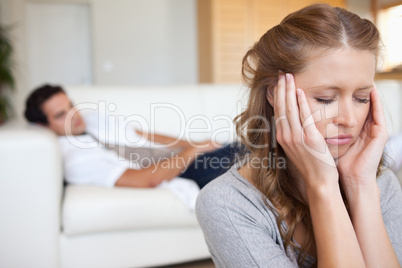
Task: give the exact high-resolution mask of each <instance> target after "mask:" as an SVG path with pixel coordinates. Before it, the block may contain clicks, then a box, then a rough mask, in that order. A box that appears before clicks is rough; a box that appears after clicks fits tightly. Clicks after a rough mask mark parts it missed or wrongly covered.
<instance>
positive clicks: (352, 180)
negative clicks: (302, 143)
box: [338, 88, 388, 193]
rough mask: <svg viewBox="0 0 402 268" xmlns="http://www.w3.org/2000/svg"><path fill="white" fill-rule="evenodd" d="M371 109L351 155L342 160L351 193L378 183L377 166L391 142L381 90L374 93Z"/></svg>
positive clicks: (344, 183)
mask: <svg viewBox="0 0 402 268" xmlns="http://www.w3.org/2000/svg"><path fill="white" fill-rule="evenodd" d="M370 100H371V107H370V112H369V115H368V116H367V119H366V122H365V123H364V126H363V128H362V131H361V133H360V135H359V137H358V138H357V140H356V141H355V143H353V145H352V146H351V147H350V148H349V149H348V150H347V152H346V153H345V154H344V155H343V156H341V157H340V158H339V159H338V170H339V173H340V176H341V178H340V179H341V183H342V186H343V188H344V190H345V192H346V193H347V192H348V191H351V190H355V189H356V188H357V187H360V186H364V185H367V184H373V183H375V179H376V172H377V167H378V164H379V162H380V159H381V156H382V153H383V151H384V146H385V143H386V142H387V140H388V133H387V127H386V124H385V117H384V112H383V108H382V104H381V99H380V96H379V95H378V92H377V89H375V88H374V89H373V90H372V91H371V93H370Z"/></svg>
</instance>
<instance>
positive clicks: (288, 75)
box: [286, 73, 290, 82]
mask: <svg viewBox="0 0 402 268" xmlns="http://www.w3.org/2000/svg"><path fill="white" fill-rule="evenodd" d="M286 81H287V82H290V74H288V73H287V74H286Z"/></svg>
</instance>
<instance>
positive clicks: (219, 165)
mask: <svg viewBox="0 0 402 268" xmlns="http://www.w3.org/2000/svg"><path fill="white" fill-rule="evenodd" d="M246 150H247V149H246V148H245V147H244V146H243V145H242V144H241V143H239V142H236V143H231V144H229V145H226V146H225V147H223V148H220V149H217V150H215V151H213V152H210V153H205V154H203V155H202V156H200V157H198V158H197V159H196V160H195V161H194V162H193V163H191V164H190V166H189V167H188V168H187V169H186V171H184V172H183V173H182V174H180V177H182V178H188V179H192V180H194V181H195V182H196V183H197V184H198V186H199V187H200V188H202V187H204V186H205V185H206V184H207V183H208V182H210V181H211V180H213V179H215V178H216V177H218V176H220V175H222V174H223V173H225V172H226V171H228V170H229V169H230V168H231V167H232V166H233V164H235V163H236V162H237V161H239V160H241V158H242V157H243V156H244V155H245V153H246Z"/></svg>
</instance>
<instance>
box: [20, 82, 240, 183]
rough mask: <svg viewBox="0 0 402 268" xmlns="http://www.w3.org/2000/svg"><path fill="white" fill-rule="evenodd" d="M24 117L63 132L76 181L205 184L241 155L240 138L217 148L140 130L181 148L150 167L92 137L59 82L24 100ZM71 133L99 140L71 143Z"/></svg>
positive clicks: (71, 179)
mask: <svg viewBox="0 0 402 268" xmlns="http://www.w3.org/2000/svg"><path fill="white" fill-rule="evenodd" d="M25 117H26V119H27V120H28V121H30V122H33V123H37V124H40V125H43V126H45V127H47V128H49V129H51V130H52V131H54V132H55V133H56V134H57V135H59V141H60V145H61V151H62V155H63V161H64V172H65V174H64V176H65V180H66V182H67V183H73V184H87V185H98V186H107V187H112V186H123V187H142V188H147V187H155V186H157V185H159V184H160V183H162V182H163V181H169V180H171V179H173V178H175V177H182V178H188V179H192V180H194V181H195V182H196V183H197V184H198V186H199V187H200V188H202V187H203V186H205V185H206V184H207V183H208V182H209V181H211V180H212V179H214V178H216V177H218V176H219V175H221V174H223V173H224V172H225V171H226V170H228V169H229V168H230V164H229V163H233V160H234V158H235V157H238V156H239V155H236V154H237V153H239V152H240V151H241V149H240V147H239V145H237V144H231V145H228V146H226V147H223V148H218V147H217V146H216V145H215V146H214V144H213V143H212V142H210V141H207V142H204V143H197V144H190V143H189V142H187V141H184V140H179V141H176V140H175V139H174V138H171V137H167V136H164V135H149V134H147V133H143V132H140V131H137V134H138V135H142V136H144V137H146V138H147V139H149V140H151V141H152V142H156V143H160V144H172V143H175V145H174V146H172V147H170V148H171V149H179V150H180V151H179V152H178V153H177V154H175V155H174V156H171V157H164V158H160V159H161V160H160V161H159V162H154V163H152V162H149V163H151V164H149V165H147V166H146V167H144V166H141V165H139V164H138V162H137V164H136V163H133V162H130V161H127V160H122V159H121V158H119V157H118V155H117V153H116V152H115V151H113V150H111V149H110V148H106V147H108V146H106V147H105V144H102V142H101V141H100V139H99V140H98V137H94V135H93V134H94V133H90V132H89V130H88V128H87V124H86V120H85V117H83V116H82V115H81V114H80V113H79V112H78V111H77V110H76V109H75V108H74V107H73V105H72V103H71V101H70V99H69V98H68V96H67V95H66V93H65V91H64V90H63V89H62V88H61V87H59V86H51V85H44V86H42V87H40V88H38V89H36V90H34V91H33V92H32V93H31V94H30V96H29V97H28V99H27V101H26V110H25ZM95 135H96V134H95ZM71 137H74V138H76V139H77V140H79V141H80V142H82V144H88V143H91V142H92V143H93V142H97V144H98V146H92V147H91V148H84V147H85V146H76V145H74V144H72V142H71ZM175 141H176V142H175ZM133 150H134V151H135V149H133ZM137 160H138V159H137Z"/></svg>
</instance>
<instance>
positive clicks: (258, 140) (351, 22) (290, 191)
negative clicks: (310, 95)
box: [235, 4, 380, 266]
mask: <svg viewBox="0 0 402 268" xmlns="http://www.w3.org/2000/svg"><path fill="white" fill-rule="evenodd" d="M379 44H380V35H379V32H378V30H377V28H376V27H375V25H374V24H373V23H371V22H370V21H368V20H366V19H362V18H360V17H359V16H358V15H356V14H354V13H351V12H349V11H347V10H345V9H343V8H339V7H332V6H329V5H325V4H318V5H311V6H308V7H305V8H303V9H301V10H299V11H297V12H294V13H292V14H290V15H288V16H287V17H285V18H284V19H283V20H282V22H281V23H280V24H279V25H277V26H275V27H273V28H271V29H270V30H268V31H267V32H266V33H265V34H264V35H263V36H262V37H261V38H260V40H259V41H258V42H256V43H255V44H254V45H253V47H252V48H251V49H250V50H249V51H248V52H247V53H246V55H245V56H244V58H243V65H242V76H243V80H244V82H245V84H246V85H247V86H248V88H250V92H249V100H248V106H247V109H246V110H245V111H244V112H243V113H241V114H240V115H238V116H237V117H236V118H235V124H236V130H237V133H238V136H239V137H240V139H241V141H242V143H243V144H244V145H246V146H247V148H248V149H249V151H250V157H251V159H253V158H259V159H271V160H272V159H273V161H274V167H271V168H269V167H268V168H264V167H263V168H258V169H257V168H252V169H251V173H250V175H251V179H252V181H253V183H254V184H255V186H256V187H257V189H258V190H260V191H261V193H262V194H263V199H264V201H265V204H266V205H267V206H268V207H269V208H270V209H271V211H272V212H273V213H274V214H275V215H277V225H278V228H279V230H280V234H281V237H282V239H283V241H284V247H285V250H286V251H287V249H288V247H290V248H291V249H292V250H293V251H294V252H295V251H300V254H299V257H298V259H297V262H298V264H299V265H300V266H301V265H302V263H303V262H304V259H305V258H306V256H307V252H309V251H310V250H312V251H314V250H315V248H314V244H315V243H314V233H313V225H312V221H311V216H310V210H309V206H308V204H307V203H306V200H304V198H303V197H302V195H301V193H300V191H299V190H298V188H297V187H296V185H295V183H294V178H293V177H292V174H291V172H290V171H289V168H275V167H277V165H280V164H281V163H279V162H278V161H279V160H280V159H285V161H286V162H287V161H288V159H287V157H286V154H285V153H284V151H283V149H282V147H281V146H280V145H279V144H276V143H275V142H276V140H275V136H274V133H275V129H273V128H274V126H275V123H273V122H272V121H273V118H274V111H273V107H272V106H271V105H270V104H269V102H268V101H267V89H272V88H273V87H275V85H276V84H277V82H278V71H282V72H285V73H293V74H296V73H299V72H301V71H302V70H303V68H304V67H305V66H306V64H307V63H308V62H309V61H310V60H312V59H313V58H314V57H317V56H320V55H323V53H326V52H328V51H330V50H335V49H340V48H351V49H356V50H361V51H369V52H371V53H373V54H374V55H375V57H376V58H377V57H378V54H379ZM270 125H272V126H273V127H271V128H270ZM250 129H252V130H253V131H247V130H250ZM255 130H257V131H255ZM258 130H260V131H258ZM267 130H270V131H267ZM273 156H274V157H273ZM266 199H268V200H269V201H270V202H271V204H274V206H275V207H277V208H279V209H276V208H275V207H272V206H271V205H269V204H268V202H267V201H266ZM344 201H345V204H346V206H347V202H346V199H345V198H344ZM347 207H348V206H347ZM285 219H286V220H287V223H288V224H287V228H283V227H282V222H283V221H284V220H285ZM299 223H302V224H303V225H304V226H305V228H306V229H307V237H308V239H307V240H306V242H305V243H303V244H302V245H298V244H296V243H295V241H294V240H293V236H294V232H295V228H296V225H298V224H299Z"/></svg>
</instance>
